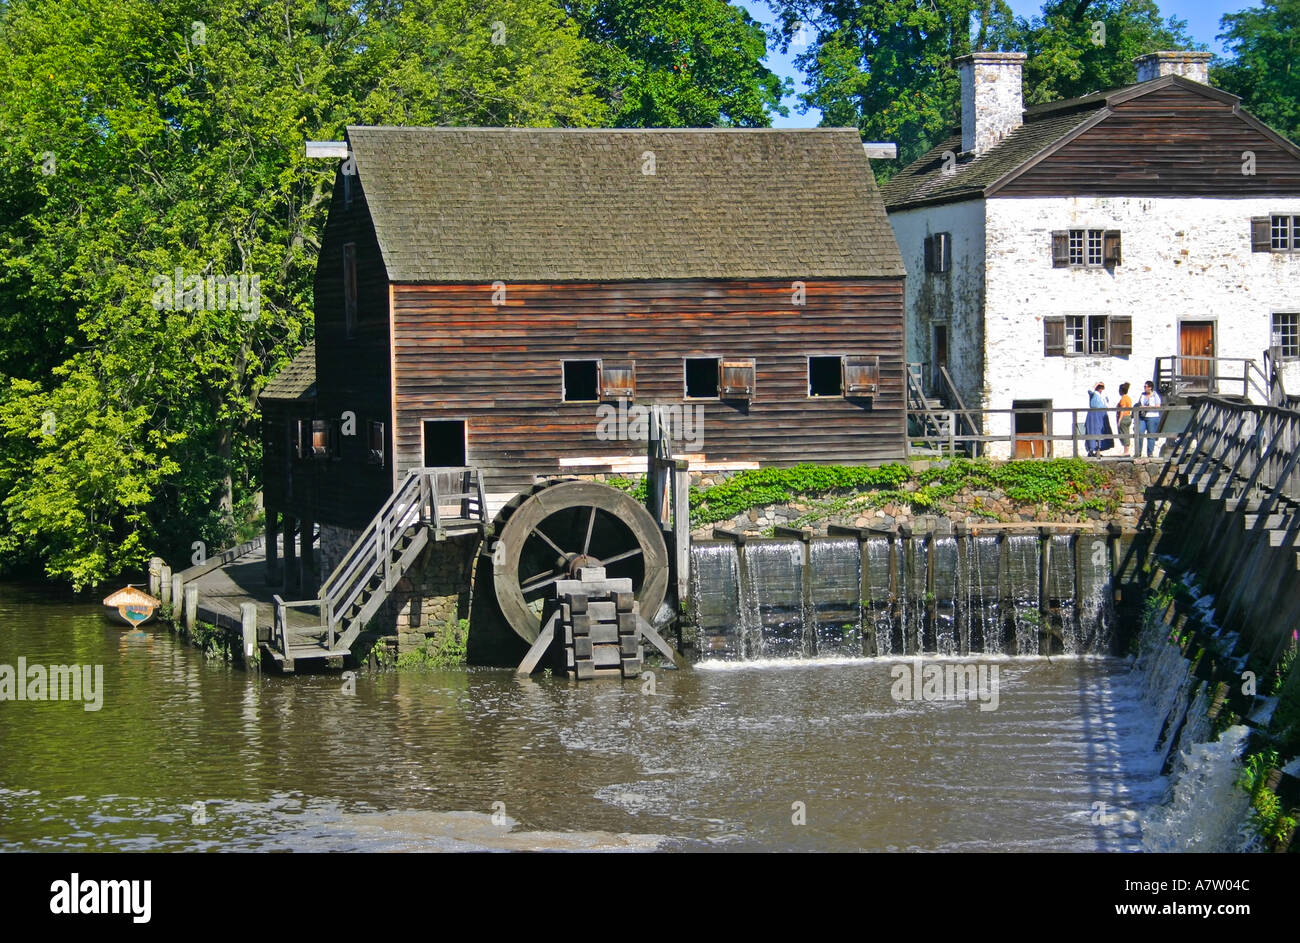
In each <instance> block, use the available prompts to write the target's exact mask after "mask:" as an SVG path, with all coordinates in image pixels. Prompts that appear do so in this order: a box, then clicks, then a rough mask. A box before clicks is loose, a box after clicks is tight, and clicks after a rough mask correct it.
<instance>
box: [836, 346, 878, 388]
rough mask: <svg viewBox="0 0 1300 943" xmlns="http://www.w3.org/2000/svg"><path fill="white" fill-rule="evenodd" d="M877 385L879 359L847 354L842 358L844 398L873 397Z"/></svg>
mask: <svg viewBox="0 0 1300 943" xmlns="http://www.w3.org/2000/svg"><path fill="white" fill-rule="evenodd" d="M879 383H880V358H879V357H876V356H863V355H860V354H849V355H847V356H846V357H845V358H844V395H845V396H875V395H876V389H877V387H878V385H879Z"/></svg>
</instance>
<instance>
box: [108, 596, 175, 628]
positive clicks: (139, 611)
mask: <svg viewBox="0 0 1300 943" xmlns="http://www.w3.org/2000/svg"><path fill="white" fill-rule="evenodd" d="M161 605H162V600H161V599H155V598H154V597H153V596H150V595H149V594H148V593H146V592H145V591H144V590H142V589H136V588H135V587H134V586H127V587H125V588H123V589H119V590H118V591H117V592H115V593H113V594H112V595H111V596H105V597H104V615H105V616H107V617H108V619H109V620H110V621H112V622H118V623H121V624H122V625H129V626H137V625H144V624H145V623H146V622H148V621H149V620H150V619H152V618H153V614H154V610H155V609H157V608H158V607H159V606H161Z"/></svg>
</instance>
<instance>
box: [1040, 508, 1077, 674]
mask: <svg viewBox="0 0 1300 943" xmlns="http://www.w3.org/2000/svg"><path fill="white" fill-rule="evenodd" d="M1074 577H1075V572H1074V538H1073V537H1071V536H1069V535H1068V534H1055V535H1053V536H1052V537H1050V538H1049V539H1048V541H1047V586H1046V588H1045V591H1046V594H1047V600H1046V602H1047V608H1048V610H1049V612H1050V613H1051V615H1050V619H1051V623H1050V625H1047V626H1044V628H1045V629H1047V630H1048V631H1050V633H1051V634H1052V636H1053V637H1055V638H1056V639H1059V641H1060V650H1061V651H1063V652H1064V653H1065V654H1067V655H1077V654H1079V652H1080V648H1079V633H1078V631H1077V626H1076V619H1077V616H1078V612H1077V608H1078V600H1077V598H1076V595H1075V582H1074ZM1049 651H1050V649H1049Z"/></svg>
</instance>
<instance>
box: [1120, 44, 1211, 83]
mask: <svg viewBox="0 0 1300 943" xmlns="http://www.w3.org/2000/svg"><path fill="white" fill-rule="evenodd" d="M1133 64H1134V65H1135V66H1137V70H1138V81H1139V82H1149V81H1150V80H1151V79H1158V78H1160V77H1161V76H1162V75H1181V76H1182V77H1183V78H1185V79H1191V80H1192V81H1193V82H1200V83H1201V84H1202V85H1209V84H1210V53H1208V52H1178V51H1177V50H1173V51H1168V52H1149V53H1147V54H1146V55H1145V56H1138V57H1137V58H1136V59H1134V60H1133Z"/></svg>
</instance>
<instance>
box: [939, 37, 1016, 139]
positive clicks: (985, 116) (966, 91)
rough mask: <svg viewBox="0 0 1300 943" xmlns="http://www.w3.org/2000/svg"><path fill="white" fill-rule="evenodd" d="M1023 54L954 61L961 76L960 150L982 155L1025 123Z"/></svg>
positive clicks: (975, 54)
mask: <svg viewBox="0 0 1300 943" xmlns="http://www.w3.org/2000/svg"><path fill="white" fill-rule="evenodd" d="M1024 62H1025V54H1024V53H1023V52H973V53H971V54H970V55H968V56H961V57H959V58H957V59H954V60H953V65H955V66H957V70H958V72H960V74H961V149H962V151H963V152H974V154H975V156H977V157H978V156H979V155H980V154H983V153H984V152H985V151H987V150H989V149H990V148H992V147H993V146H994V145H995V144H997V143H998V142H999V141H1001V140H1002V139H1003V138H1004V137H1006V136H1007V135H1008V134H1010V133H1011V132H1012V131H1014V130H1015V129H1016V128H1018V127H1020V125H1021V124H1023V123H1024V113H1025V102H1024V98H1023V96H1022V95H1021V69H1022V67H1023V66H1024Z"/></svg>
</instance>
